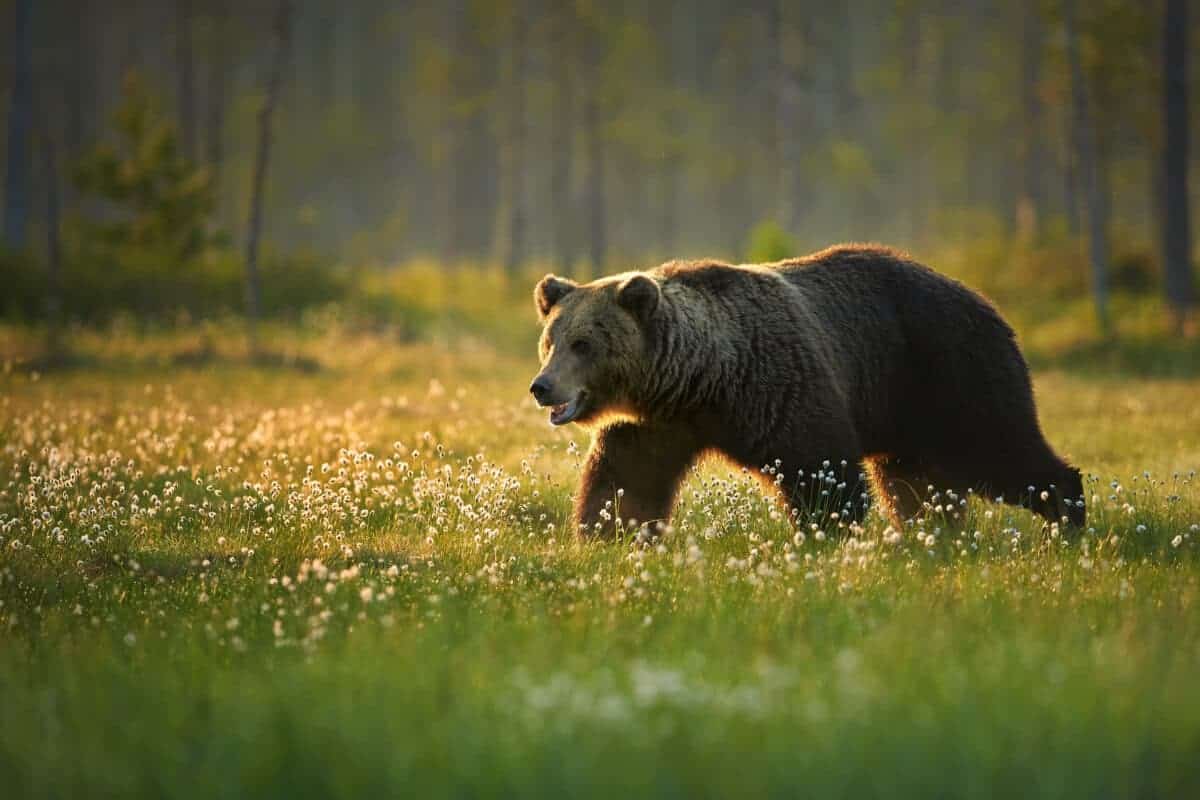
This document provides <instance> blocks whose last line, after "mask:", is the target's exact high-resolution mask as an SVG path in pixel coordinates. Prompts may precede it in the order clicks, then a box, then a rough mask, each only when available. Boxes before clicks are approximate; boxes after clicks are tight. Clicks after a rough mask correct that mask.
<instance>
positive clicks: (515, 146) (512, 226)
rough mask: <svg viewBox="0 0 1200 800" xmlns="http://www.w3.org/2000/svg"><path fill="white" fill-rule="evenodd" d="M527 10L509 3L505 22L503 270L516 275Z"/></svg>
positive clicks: (520, 250) (521, 257)
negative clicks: (505, 114) (506, 65)
mask: <svg viewBox="0 0 1200 800" xmlns="http://www.w3.org/2000/svg"><path fill="white" fill-rule="evenodd" d="M528 14H529V9H527V8H526V3H525V0H512V6H511V8H510V9H509V18H508V48H507V49H508V59H507V60H508V70H507V71H508V76H507V86H506V92H505V94H506V97H507V103H506V104H505V105H506V106H507V116H508V120H507V123H508V124H507V126H506V127H507V131H506V135H505V137H504V142H503V148H504V155H505V169H504V172H505V174H504V182H505V186H506V194H507V197H506V198H505V200H504V208H505V217H506V219H505V229H506V230H505V233H506V238H505V248H504V258H503V261H504V267H505V269H506V270H508V271H509V272H516V271H517V269H518V268H519V267H520V266H521V264H522V263H524V261H525V257H526V253H525V224H526V210H525V182H526V178H525V169H526V168H525V140H526V127H525V84H526V81H527V77H526V63H527V59H528V54H527V53H526V47H527V40H528V28H529V19H528Z"/></svg>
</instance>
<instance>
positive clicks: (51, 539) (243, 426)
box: [0, 275, 1200, 798]
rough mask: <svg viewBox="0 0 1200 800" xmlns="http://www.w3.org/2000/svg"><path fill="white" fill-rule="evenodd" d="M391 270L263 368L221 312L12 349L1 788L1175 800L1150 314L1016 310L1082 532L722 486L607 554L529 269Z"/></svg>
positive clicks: (701, 484)
mask: <svg viewBox="0 0 1200 800" xmlns="http://www.w3.org/2000/svg"><path fill="white" fill-rule="evenodd" d="M381 280H384V279H381ZM386 280H390V281H391V282H392V283H391V285H389V286H381V287H378V292H379V293H380V294H381V295H383V294H386V293H387V292H388V291H393V292H395V293H396V294H397V296H402V297H409V298H417V299H416V300H411V301H405V302H407V303H408V305H402V306H401V307H400V308H399V310H398V311H397V312H396V315H395V316H396V319H395V323H394V324H393V325H390V326H388V325H383V326H381V325H379V324H372V325H359V324H356V323H355V322H354V320H353V318H351V317H348V316H344V315H341V314H339V313H337V312H335V311H332V310H331V311H329V312H328V313H325V312H322V313H319V314H312V315H310V316H309V317H307V318H306V319H304V320H303V321H302V324H299V325H297V324H290V325H283V324H280V325H278V326H275V327H268V328H267V329H266V330H265V331H264V332H263V340H264V342H265V344H266V346H267V348H268V349H269V350H270V351H271V352H272V353H273V354H274V357H273V358H272V359H270V360H259V361H258V362H254V363H251V362H249V361H248V360H247V359H246V357H245V354H244V351H243V347H244V345H243V343H242V338H241V335H240V329H239V328H237V326H236V321H235V320H228V321H224V322H222V321H218V322H212V323H208V324H206V325H204V326H199V325H195V324H189V325H180V326H176V325H169V326H167V325H160V326H157V327H154V326H149V325H145V324H135V323H133V322H128V321H126V322H121V321H119V320H118V321H117V322H115V323H113V324H111V325H109V326H106V327H104V328H103V329H97V328H89V329H79V330H74V331H71V332H70V337H69V338H70V341H71V345H72V351H71V358H70V359H69V360H68V362H67V363H66V366H60V367H58V368H56V369H52V370H42V369H41V368H40V367H39V365H38V363H37V355H36V354H37V339H38V337H39V336H40V331H38V330H35V329H31V328H27V327H11V326H10V327H6V328H2V329H0V352H3V353H4V354H5V359H6V360H5V363H4V367H3V373H2V374H0V785H3V787H4V789H3V791H4V794H5V795H6V796H8V797H85V796H86V797H123V798H124V797H139V796H145V797H228V796H234V795H238V794H244V795H250V796H257V797H266V796H279V797H297V796H326V797H366V796H412V797H449V796H454V797H464V796H514V795H516V796H547V797H562V796H572V797H617V796H623V795H628V794H640V795H655V796H673V797H696V796H765V795H777V796H783V795H788V796H795V795H802V796H830V795H836V796H852V797H862V796H911V797H930V796H963V797H1005V796H1014V795H1020V796H1023V797H1087V798H1095V797H1128V796H1160V797H1196V796H1200V616H1198V614H1200V478H1197V477H1196V475H1195V472H1194V470H1196V469H1200V348H1198V347H1197V345H1196V343H1195V342H1194V341H1192V342H1175V341H1171V340H1169V339H1167V338H1166V337H1165V334H1162V333H1160V332H1159V330H1158V327H1157V326H1158V325H1159V324H1160V322H1159V321H1158V320H1159V315H1156V314H1154V313H1152V311H1151V310H1150V309H1152V308H1153V307H1154V304H1153V303H1152V302H1151V301H1149V300H1144V299H1138V298H1133V297H1122V298H1118V305H1117V307H1116V311H1117V314H1116V316H1117V318H1118V319H1119V320H1121V321H1122V325H1123V328H1122V329H1121V330H1120V332H1119V338H1118V340H1117V342H1116V343H1111V342H1101V341H1099V340H1095V339H1094V338H1091V335H1090V334H1089V333H1088V332H1087V331H1088V330H1090V324H1089V322H1088V316H1087V314H1088V309H1087V307H1086V304H1084V303H1082V301H1081V302H1079V303H1076V304H1071V303H1066V304H1060V305H1059V306H1056V307H1055V308H1053V309H1049V308H1037V307H1034V306H1026V305H1019V304H1005V303H1001V306H1002V309H1003V310H1004V311H1005V313H1006V314H1008V315H1009V316H1010V317H1011V318H1012V319H1013V320H1014V322H1015V323H1016V324H1017V326H1018V328H1019V329H1020V333H1021V337H1022V342H1023V344H1025V345H1026V347H1027V349H1028V350H1029V356H1030V359H1031V361H1032V363H1033V364H1034V367H1035V383H1036V391H1037V396H1038V401H1039V404H1040V409H1041V415H1042V421H1043V426H1044V428H1045V429H1046V431H1047V435H1048V438H1049V439H1050V441H1051V442H1052V443H1053V444H1054V445H1055V447H1056V448H1057V449H1058V450H1059V452H1061V453H1063V454H1064V455H1065V456H1067V457H1068V458H1069V459H1070V460H1071V461H1073V462H1074V463H1075V464H1076V465H1078V466H1080V467H1081V468H1082V469H1083V470H1084V472H1085V473H1086V474H1087V475H1088V476H1089V478H1088V482H1087V487H1088V493H1089V500H1090V508H1089V515H1090V516H1089V528H1088V529H1087V531H1086V532H1084V533H1081V534H1079V535H1066V534H1060V533H1059V531H1057V530H1056V529H1047V528H1046V527H1044V526H1043V525H1041V524H1040V522H1038V521H1036V520H1035V518H1033V517H1032V516H1031V515H1030V514H1028V513H1026V512H1024V511H1021V510H1020V509H1014V508H1011V507H1007V506H996V505H990V504H986V503H982V502H979V501H977V500H975V499H970V500H969V501H968V500H967V499H966V498H957V497H949V496H946V495H942V494H934V495H931V498H930V502H929V504H928V508H927V511H926V514H925V516H924V517H922V518H921V519H918V520H916V521H914V522H913V523H912V524H911V525H909V526H906V527H905V528H904V529H903V530H899V531H896V530H892V529H890V528H888V527H887V525H886V524H885V523H884V522H883V521H882V520H881V519H878V518H875V517H872V518H870V519H869V520H868V522H867V524H865V525H864V526H862V527H858V526H853V527H848V526H846V524H845V523H840V522H839V521H838V520H823V521H819V522H818V521H814V522H811V523H807V522H806V523H805V524H804V525H803V526H802V527H800V528H799V529H793V528H791V527H790V526H789V525H788V524H787V522H786V521H785V520H784V519H782V518H781V515H780V512H779V509H778V508H777V507H776V505H775V502H774V499H773V498H771V497H767V496H764V495H763V494H762V492H761V490H760V483H759V481H758V480H757V477H756V476H752V475H747V474H743V473H741V472H739V471H731V470H730V469H729V468H728V467H727V466H725V465H723V464H719V463H707V464H704V465H702V466H701V467H700V468H699V469H698V470H697V471H696V472H695V474H694V475H693V476H692V477H691V478H690V479H689V481H688V483H687V484H686V488H685V491H684V496H683V498H682V506H681V508H680V509H679V512H678V514H677V518H676V519H675V521H674V525H673V527H672V528H670V529H668V530H666V531H664V532H663V534H662V535H661V536H659V537H655V538H649V539H648V538H631V539H628V540H625V541H620V542H615V543H613V542H580V541H577V540H576V539H575V537H574V536H573V535H572V533H571V532H570V531H569V530H568V527H567V519H568V512H569V508H570V497H571V493H572V491H573V487H574V483H575V480H576V476H577V474H578V467H579V464H580V462H581V460H582V456H583V453H584V452H585V451H586V448H587V445H588V442H587V438H586V435H585V434H584V433H583V432H581V431H577V430H574V429H571V428H568V429H565V430H564V429H552V428H551V427H550V426H549V425H548V424H547V421H546V419H545V414H544V413H543V412H540V411H539V410H537V409H536V408H534V407H533V405H532V403H531V402H530V401H529V399H528V397H527V394H526V387H527V385H528V381H529V379H530V378H531V376H532V375H533V374H534V372H535V370H536V364H535V353H534V342H535V339H536V334H537V331H536V327H535V324H534V321H533V316H534V315H533V311H532V309H531V308H530V307H529V301H528V298H527V295H528V287H529V285H531V284H529V283H528V282H526V281H506V280H504V279H503V278H501V277H497V276H490V277H487V278H481V277H479V276H465V277H455V276H441V277H435V276H433V275H424V277H422V276H421V275H415V276H414V275H409V276H407V277H403V276H393V277H392V278H390V279H386ZM404 281H409V283H408V284H405V283H404ZM481 281H482V282H483V285H482V286H480V285H479V283H480V282H481ZM487 281H490V283H488V282H487ZM832 468H836V465H833V467H832Z"/></svg>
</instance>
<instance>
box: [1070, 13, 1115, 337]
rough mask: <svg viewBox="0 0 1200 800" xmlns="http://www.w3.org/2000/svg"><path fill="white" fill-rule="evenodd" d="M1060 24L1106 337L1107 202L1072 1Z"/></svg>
mask: <svg viewBox="0 0 1200 800" xmlns="http://www.w3.org/2000/svg"><path fill="white" fill-rule="evenodd" d="M1063 23H1064V30H1065V33H1066V45H1067V61H1068V64H1069V69H1070V71H1071V105H1072V108H1073V110H1074V125H1073V129H1074V137H1073V138H1074V145H1075V155H1076V158H1077V159H1078V164H1079V170H1080V172H1081V173H1082V177H1083V185H1084V188H1085V196H1086V198H1087V211H1088V215H1087V217H1088V257H1089V259H1090V261H1091V267H1092V299H1093V302H1094V305H1095V309H1096V321H1097V323H1098V324H1099V325H1100V330H1101V332H1102V333H1104V334H1105V335H1106V336H1107V335H1108V334H1109V333H1110V330H1111V326H1110V322H1109V317H1108V203H1107V198H1106V197H1105V193H1104V191H1103V190H1102V189H1101V185H1100V181H1101V175H1100V168H1099V165H1098V164H1097V156H1096V130H1095V127H1094V126H1095V124H1096V121H1095V119H1094V118H1093V116H1092V114H1091V113H1090V111H1089V109H1088V90H1087V86H1086V85H1085V83H1084V74H1083V66H1082V63H1081V59H1080V54H1079V50H1080V46H1079V39H1080V34H1079V20H1078V16H1077V14H1076V7H1075V0H1064V3H1063Z"/></svg>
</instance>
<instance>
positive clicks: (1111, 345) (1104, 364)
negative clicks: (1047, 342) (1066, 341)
mask: <svg viewBox="0 0 1200 800" xmlns="http://www.w3.org/2000/svg"><path fill="white" fill-rule="evenodd" d="M1026 356H1027V357H1028V359H1029V365H1030V366H1031V367H1032V368H1033V369H1036V370H1061V371H1063V372H1067V373H1070V374H1072V375H1076V376H1079V377H1085V378H1113V377H1119V378H1184V379H1187V378H1200V337H1192V338H1186V339H1185V338H1175V339H1168V338H1166V337H1163V336H1122V337H1120V338H1117V339H1093V340H1088V341H1082V342H1078V343H1076V344H1073V345H1071V346H1069V347H1065V348H1062V349H1059V350H1053V351H1049V350H1039V349H1029V350H1027V351H1026Z"/></svg>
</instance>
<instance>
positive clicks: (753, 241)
mask: <svg viewBox="0 0 1200 800" xmlns="http://www.w3.org/2000/svg"><path fill="white" fill-rule="evenodd" d="M798 255H802V253H801V252H800V248H799V246H798V245H797V244H796V240H795V238H793V237H792V235H791V234H789V233H788V232H787V231H785V230H784V229H783V227H782V226H781V225H780V224H779V223H778V222H776V221H775V220H763V221H762V222H760V223H758V224H757V225H755V226H754V229H753V230H752V231H750V238H749V240H748V241H747V242H746V260H747V261H748V262H749V263H752V264H764V263H766V262H768V261H782V260H783V259H785V258H792V257H794V256H798Z"/></svg>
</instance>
